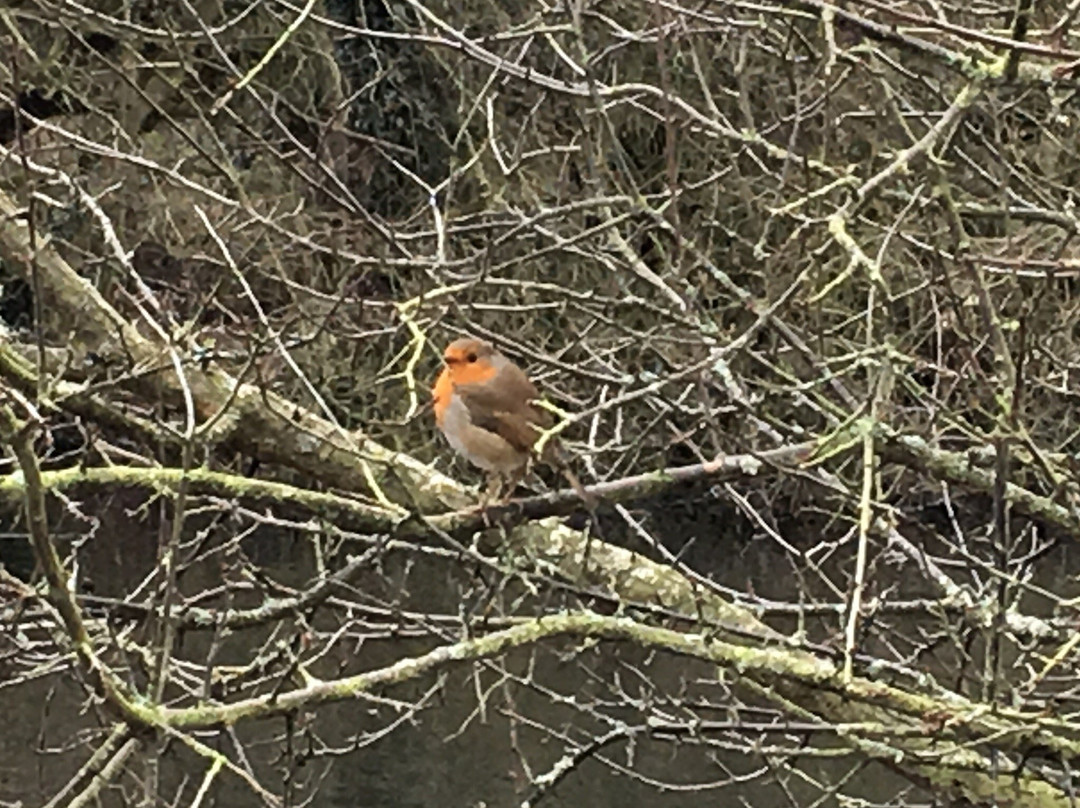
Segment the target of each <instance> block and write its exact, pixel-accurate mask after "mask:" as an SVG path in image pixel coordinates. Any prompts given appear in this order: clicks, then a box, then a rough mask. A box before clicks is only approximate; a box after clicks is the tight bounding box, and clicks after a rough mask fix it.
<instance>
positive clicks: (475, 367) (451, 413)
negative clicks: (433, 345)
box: [431, 337, 590, 502]
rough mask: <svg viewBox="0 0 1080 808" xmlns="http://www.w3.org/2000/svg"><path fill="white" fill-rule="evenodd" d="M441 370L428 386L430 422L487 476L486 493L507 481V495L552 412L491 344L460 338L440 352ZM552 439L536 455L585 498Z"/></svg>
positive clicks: (521, 475) (524, 376) (536, 392)
mask: <svg viewBox="0 0 1080 808" xmlns="http://www.w3.org/2000/svg"><path fill="white" fill-rule="evenodd" d="M443 362H444V363H445V364H444V366H443V369H442V373H440V374H439V378H438V379H437V380H436V381H435V386H434V388H433V389H432V391H431V392H432V397H433V398H434V410H435V422H436V424H438V426H439V429H440V430H442V433H443V434H444V435H446V439H447V440H448V441H449V442H450V445H451V446H452V447H454V449H455V451H457V452H458V453H459V454H461V455H463V456H464V457H465V458H466V459H467V460H468V461H469V462H470V463H472V464H473V465H474V466H479V467H480V468H482V469H484V470H485V471H487V472H488V473H489V474H490V481H489V484H488V491H487V497H492V496H494V495H495V493H496V491H497V490H498V488H499V486H500V485H501V483H502V481H503V480H504V479H506V480H507V481H508V483H509V487H508V488H507V489H506V495H507V497H509V496H510V495H511V494H512V493H513V491H514V488H515V487H516V486H517V484H518V483H519V482H520V481H521V478H522V477H523V476H525V472H526V471H527V470H528V466H529V459H530V457H531V455H532V450H533V446H534V445H535V444H536V442H537V440H538V439H539V438H540V435H541V433H542V432H543V431H544V430H546V429H549V428H550V427H551V424H552V418H551V414H550V413H549V412H547V411H546V410H544V409H542V408H541V407H538V406H536V404H534V403H533V402H535V401H536V400H537V399H539V398H540V393H539V392H538V391H537V389H536V385H534V384H533V383H532V382H531V381H530V380H529V377H528V376H526V375H525V372H524V371H523V370H522V369H521V368H519V367H518V366H517V365H515V364H514V363H513V362H511V361H510V360H509V359H507V358H506V356H504V355H503V354H502V353H500V352H499V351H498V350H497V349H496V348H495V346H494V345H492V344H491V343H490V342H484V341H483V340H479V339H472V338H469V337H464V338H462V339H458V340H454V341H453V342H451V343H450V344H449V345H448V346H446V351H445V352H444V353H443ZM559 454H560V453H559V449H558V446H557V444H556V442H555V441H554V440H549V441H547V442H546V443H545V445H544V448H543V452H542V454H541V459H542V460H543V461H544V462H545V463H548V464H550V465H557V466H559V467H560V468H561V470H562V472H563V475H564V476H565V477H566V479H567V480H568V481H569V483H570V485H571V486H572V487H573V489H574V490H575V491H576V492H577V494H578V496H580V497H581V498H582V499H585V500H586V501H587V502H588V501H590V500H589V496H588V494H586V492H585V489H584V487H583V486H582V485H581V482H580V481H579V480H578V479H577V477H576V476H575V475H574V473H573V472H572V471H570V469H568V468H566V466H565V465H563V464H562V462H561V459H560V457H559Z"/></svg>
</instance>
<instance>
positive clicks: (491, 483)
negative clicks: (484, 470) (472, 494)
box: [480, 472, 502, 510]
mask: <svg viewBox="0 0 1080 808" xmlns="http://www.w3.org/2000/svg"><path fill="white" fill-rule="evenodd" d="M501 493H502V475H501V474H499V473H497V472H492V473H491V474H489V475H488V484H487V488H485V489H484V493H483V494H481V495H480V507H481V508H482V509H484V510H487V506H488V505H490V504H491V503H492V502H496V501H497V497H498V496H499V495H500V494H501Z"/></svg>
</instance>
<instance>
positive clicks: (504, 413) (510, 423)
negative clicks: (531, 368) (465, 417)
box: [454, 363, 551, 452]
mask: <svg viewBox="0 0 1080 808" xmlns="http://www.w3.org/2000/svg"><path fill="white" fill-rule="evenodd" d="M454 392H456V393H457V394H458V395H459V396H461V400H462V401H463V402H465V406H466V407H467V408H468V410H469V419H470V420H471V421H472V423H473V426H477V427H480V428H481V429H486V430H488V431H490V432H494V433H495V434H497V435H499V436H501V437H502V438H503V439H505V440H506V442H507V443H509V444H510V445H511V446H513V447H514V448H515V449H518V450H519V451H522V452H528V451H531V450H532V447H533V444H534V443H536V439H537V438H538V437H540V430H542V429H547V428H548V427H549V426H550V425H551V416H550V415H549V413H548V412H547V411H546V410H543V409H540V408H539V407H536V406H533V405H532V404H531V403H530V402H531V401H534V400H535V399H537V398H539V397H540V393H539V392H538V391H537V389H536V385H534V384H533V383H532V382H531V381H529V377H528V376H526V375H525V373H524V372H523V371H522V370H521V368H519V367H518V366H517V365H514V364H512V363H507V364H505V365H503V366H502V367H501V368H500V369H499V370H498V372H497V373H496V375H495V376H494V377H492V378H491V379H489V380H488V381H486V382H476V383H472V384H458V385H456V386H455V387H454Z"/></svg>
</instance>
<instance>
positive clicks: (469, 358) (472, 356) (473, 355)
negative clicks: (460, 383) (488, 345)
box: [465, 353, 476, 362]
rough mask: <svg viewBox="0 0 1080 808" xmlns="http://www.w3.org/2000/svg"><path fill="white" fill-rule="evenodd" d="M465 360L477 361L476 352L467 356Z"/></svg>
mask: <svg viewBox="0 0 1080 808" xmlns="http://www.w3.org/2000/svg"><path fill="white" fill-rule="evenodd" d="M465 360H466V361H468V362H475V361H476V354H474V353H471V354H469V355H468V356H466V357H465Z"/></svg>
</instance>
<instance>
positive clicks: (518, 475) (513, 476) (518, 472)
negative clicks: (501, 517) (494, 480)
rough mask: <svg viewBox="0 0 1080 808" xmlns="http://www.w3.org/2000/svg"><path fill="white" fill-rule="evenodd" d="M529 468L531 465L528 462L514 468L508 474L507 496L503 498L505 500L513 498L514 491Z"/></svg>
mask: <svg viewBox="0 0 1080 808" xmlns="http://www.w3.org/2000/svg"><path fill="white" fill-rule="evenodd" d="M528 470H529V467H528V465H527V464H526V465H522V466H520V467H518V468H516V469H514V470H513V471H511V472H510V473H509V474H508V475H507V477H506V492H505V493H506V496H505V498H504V499H503V502H509V501H510V500H511V499H512V498H513V496H514V492H515V491H516V490H517V487H518V485H519V484H520V483H521V481H522V479H524V477H525V473H526V472H527V471H528Z"/></svg>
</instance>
